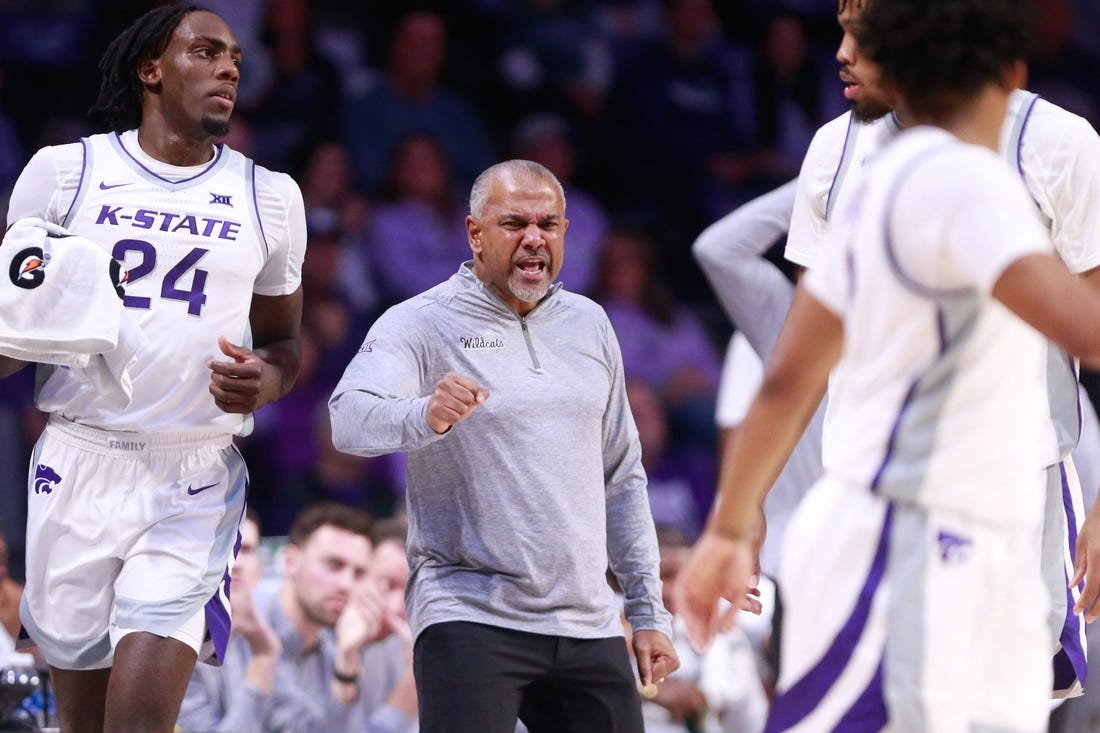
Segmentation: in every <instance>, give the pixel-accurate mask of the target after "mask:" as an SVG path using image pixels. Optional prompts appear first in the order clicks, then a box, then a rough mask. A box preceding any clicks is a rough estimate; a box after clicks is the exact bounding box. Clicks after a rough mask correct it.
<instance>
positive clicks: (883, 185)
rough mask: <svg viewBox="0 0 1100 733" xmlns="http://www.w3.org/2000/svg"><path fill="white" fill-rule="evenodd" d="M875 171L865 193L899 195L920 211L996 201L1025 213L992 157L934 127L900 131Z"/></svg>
mask: <svg viewBox="0 0 1100 733" xmlns="http://www.w3.org/2000/svg"><path fill="white" fill-rule="evenodd" d="M875 170H876V171H877V172H876V173H875V177H873V178H869V179H868V189H878V190H881V191H884V192H889V191H893V192H895V193H896V192H900V191H904V192H905V193H906V195H905V196H902V197H900V199H904V200H905V201H906V202H908V203H907V205H911V206H915V207H917V208H918V210H921V211H925V212H933V211H938V210H947V211H954V210H956V209H957V208H958V207H960V206H961V207H964V208H967V207H969V208H974V207H978V208H980V207H981V206H982V205H984V204H981V203H980V202H988V201H997V200H1002V201H1014V202H1016V203H1017V204H1018V205H1019V207H1020V208H1021V210H1024V211H1028V210H1029V208H1028V201H1027V198H1026V195H1025V194H1024V190H1023V187H1022V184H1021V183H1020V181H1019V179H1018V177H1017V176H1015V175H1013V174H1012V173H1011V171H1010V169H1009V168H1007V167H1006V166H1005V165H1004V162H1003V161H1002V160H1001V158H1000V156H998V155H997V153H995V152H994V151H992V150H990V149H989V148H987V147H984V146H982V145H975V144H971V143H966V142H963V141H962V140H959V139H958V138H957V137H955V136H954V135H951V134H949V133H947V132H945V131H944V130H941V129H939V128H934V127H917V128H912V129H910V130H906V131H905V132H903V133H902V134H901V135H899V136H898V139H897V140H896V142H895V143H894V144H893V145H890V146H889V147H887V148H885V149H884V150H883V152H882V155H881V156H879V160H878V161H876V169H875ZM886 195H887V196H890V193H886ZM1013 197H1016V198H1013ZM893 198H894V199H895V200H898V199H899V197H896V196H894V197H893Z"/></svg>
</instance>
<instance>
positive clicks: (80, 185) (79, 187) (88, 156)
mask: <svg viewBox="0 0 1100 733" xmlns="http://www.w3.org/2000/svg"><path fill="white" fill-rule="evenodd" d="M92 151H93V147H92V144H91V141H90V140H89V139H88V138H86V137H82V138H80V179H79V180H78V181H77V183H76V193H75V194H74V195H73V200H72V201H71V202H70V203H69V209H68V210H67V211H66V212H65V217H64V219H62V221H61V226H63V227H68V226H69V225H70V224H71V223H72V220H73V213H74V212H75V211H76V210H77V209H79V208H80V206H79V204H80V203H81V202H82V201H83V200H84V194H85V192H86V191H87V188H86V187H85V185H84V184H85V179H86V178H87V176H88V171H90V170H91V169H92V163H93V158H94V155H93V153H92Z"/></svg>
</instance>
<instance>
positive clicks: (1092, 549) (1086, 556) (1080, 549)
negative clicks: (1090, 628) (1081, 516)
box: [1069, 502, 1100, 623]
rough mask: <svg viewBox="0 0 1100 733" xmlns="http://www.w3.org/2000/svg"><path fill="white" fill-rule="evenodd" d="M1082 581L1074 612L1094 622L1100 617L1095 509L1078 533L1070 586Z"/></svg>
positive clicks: (1099, 532)
mask: <svg viewBox="0 0 1100 733" xmlns="http://www.w3.org/2000/svg"><path fill="white" fill-rule="evenodd" d="M1098 504H1100V502H1098ZM1095 508H1096V507H1094V509H1095ZM1081 581H1084V583H1085V585H1084V587H1083V588H1082V589H1081V597H1080V598H1079V599H1078V600H1077V603H1075V604H1074V605H1073V612H1074V613H1076V614H1084V616H1085V621H1087V622H1088V623H1092V622H1093V621H1095V620H1096V619H1097V617H1100V516H1098V515H1097V514H1096V512H1095V511H1089V513H1088V514H1086V515H1085V521H1084V523H1083V524H1082V525H1081V531H1080V532H1079V533H1078V534H1077V546H1076V557H1075V558H1074V561H1073V578H1071V579H1070V581H1069V587H1071V588H1072V587H1073V586H1075V585H1078V584H1079V583H1081Z"/></svg>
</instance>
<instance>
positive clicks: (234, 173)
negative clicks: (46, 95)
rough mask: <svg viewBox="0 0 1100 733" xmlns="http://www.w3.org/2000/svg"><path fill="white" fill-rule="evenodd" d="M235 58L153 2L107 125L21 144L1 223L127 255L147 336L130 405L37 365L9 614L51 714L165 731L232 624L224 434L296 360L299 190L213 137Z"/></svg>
mask: <svg viewBox="0 0 1100 733" xmlns="http://www.w3.org/2000/svg"><path fill="white" fill-rule="evenodd" d="M240 61H241V50H240V48H239V46H238V44H237V41H236V39H235V37H234V36H233V33H232V31H231V30H230V29H229V27H228V26H227V25H226V23H225V22H224V21H223V20H222V19H221V18H220V17H218V16H217V15H214V14H213V13H209V12H205V11H200V10H198V9H197V8H195V7H193V6H184V5H173V6H163V7H157V8H155V9H153V10H151V11H149V12H148V13H146V14H145V15H143V16H141V17H140V18H139V19H138V20H137V21H135V22H134V23H133V24H132V25H131V26H130V27H129V28H127V29H126V30H125V31H123V32H122V33H121V34H120V35H119V36H118V37H117V38H116V39H115V40H114V41H113V42H112V43H111V45H110V46H109V47H108V48H107V51H106V53H105V54H104V56H103V58H102V60H101V62H100V69H101V71H102V83H101V87H100V93H99V99H98V102H97V104H96V106H95V107H94V108H93V110H92V111H93V113H97V114H98V115H99V116H100V117H102V119H103V120H104V121H105V122H106V124H107V126H108V127H109V128H110V129H111V130H112V132H110V133H107V134H102V135H93V136H91V137H88V138H85V139H82V140H81V141H80V142H77V143H73V144H69V145H61V146H57V147H47V148H43V149H42V150H40V151H38V153H36V154H35V155H34V157H33V158H32V159H31V161H30V162H29V163H28V164H27V166H26V168H25V169H24V171H23V173H22V175H21V176H20V178H19V180H18V182H17V183H16V186H15V190H14V191H13V193H12V196H11V203H10V209H9V213H8V220H9V223H10V222H14V221H16V220H19V219H22V218H24V217H38V218H41V219H44V220H46V221H48V222H54V223H57V224H61V225H64V226H65V227H66V228H68V229H69V230H71V231H72V232H74V233H76V234H79V235H82V236H83V237H86V238H87V239H89V240H91V241H93V242H95V243H97V244H99V245H100V246H102V247H103V248H104V249H106V250H107V251H108V252H109V253H110V254H111V256H112V257H113V258H115V259H116V260H119V261H121V262H122V263H123V266H124V268H126V269H127V270H128V272H129V275H128V279H129V283H128V285H127V289H126V292H125V298H124V306H125V309H126V314H127V315H128V316H129V317H130V318H131V319H132V321H133V322H134V323H136V324H137V325H138V326H139V327H140V329H141V330H142V331H143V332H144V335H145V336H146V338H147V339H148V344H147V346H146V347H145V348H144V349H143V350H142V351H141V352H139V353H138V354H137V356H136V361H135V362H134V364H133V365H132V366H131V369H130V374H131V376H132V387H133V390H132V402H131V404H130V405H129V407H128V408H126V409H119V408H117V407H115V406H114V405H113V404H112V403H108V402H107V401H106V400H104V398H103V396H102V394H100V393H97V392H96V391H95V390H93V389H91V388H90V387H89V385H87V384H85V383H82V381H81V378H80V375H79V374H78V373H77V372H76V371H74V370H68V369H64V368H48V367H44V366H40V367H39V369H40V373H39V379H38V385H39V386H38V389H37V394H36V400H37V405H38V407H39V408H40V409H41V410H43V411H45V412H48V413H50V420H49V424H48V426H47V427H46V429H45V431H44V433H43V435H42V437H41V438H40V440H39V442H38V444H37V445H36V447H35V450H34V455H33V460H32V466H34V467H35V468H34V469H33V470H34V473H35V475H32V476H31V478H30V481H31V487H32V489H31V490H30V491H29V510H28V527H27V588H26V594H25V596H24V599H23V604H22V608H21V618H22V621H23V624H24V626H25V627H26V628H27V630H28V631H29V633H30V635H31V637H32V639H33V640H34V641H35V642H36V643H37V644H38V646H39V647H40V648H41V649H42V652H43V655H44V657H45V659H46V661H47V662H48V663H49V665H50V670H51V671H50V676H51V679H52V680H53V684H54V687H55V689H56V693H57V708H58V717H59V719H60V725H61V729H62V730H65V731H75V732H83V731H101V730H104V729H107V730H112V731H145V732H150V731H165V732H166V733H167V732H169V731H171V730H172V728H173V725H174V723H175V720H176V714H177V712H178V710H179V706H180V700H181V699H182V696H183V693H184V689H185V687H186V686H187V681H188V678H189V676H190V673H191V670H192V668H193V666H194V664H195V661H196V656H197V655H198V656H199V657H201V658H203V659H206V658H207V655H208V652H207V649H208V646H209V645H208V644H204V641H208V642H211V644H212V646H213V649H214V650H215V651H216V652H217V653H219V654H220V653H221V652H222V651H223V650H224V645H225V642H226V639H227V637H228V632H229V610H228V605H227V598H226V589H225V586H224V583H225V581H226V580H227V579H228V569H229V567H230V564H231V563H232V561H233V555H234V545H235V544H236V543H237V542H238V541H239V539H238V537H239V536H238V526H239V525H240V522H241V517H242V514H243V511H244V502H245V491H246V484H247V474H246V470H245V466H244V464H243V461H242V459H241V456H240V454H239V453H238V452H237V451H236V449H235V448H234V447H233V445H232V443H231V438H232V436H233V435H234V434H236V433H239V432H241V431H242V429H243V428H244V427H245V425H246V424H247V421H248V420H249V417H248V416H249V414H250V413H251V412H252V411H254V410H256V409H257V408H259V407H260V406H262V405H264V404H266V403H268V402H271V401H273V400H276V399H278V398H280V397H282V396H283V395H284V394H286V392H287V391H288V390H289V389H290V387H291V385H292V384H293V383H294V379H295V376H296V375H297V371H298V342H297V338H298V331H299V324H300V315H301V303H302V296H301V290H300V288H299V281H300V270H301V263H302V258H303V254H304V246H305V216H304V210H303V204H302V197H301V192H300V191H299V189H298V186H297V184H295V183H294V182H293V181H292V180H291V179H290V178H289V177H288V176H286V175H283V174H279V173H273V172H271V171H268V170H265V169H263V168H260V167H258V166H256V165H255V164H254V163H253V162H252V161H250V160H249V159H247V158H245V157H244V156H242V155H241V154H239V153H237V152H235V151H233V150H230V149H229V148H227V147H225V146H222V145H215V144H214V143H213V138H214V137H215V136H218V135H223V134H224V133H225V132H226V131H227V130H228V125H229V118H230V114H231V113H232V111H233V106H234V101H235V99H236V94H237V85H238V81H239V77H240V73H239V69H238V66H239V64H240ZM47 267H48V265H47ZM6 367H7V369H10V368H11V367H12V364H11V362H10V361H7V362H6ZM36 477H37V478H39V479H42V480H41V481H36V480H35V479H36Z"/></svg>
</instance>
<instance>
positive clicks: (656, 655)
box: [631, 629, 680, 686]
mask: <svg viewBox="0 0 1100 733" xmlns="http://www.w3.org/2000/svg"><path fill="white" fill-rule="evenodd" d="M631 644H632V645H633V647H634V659H635V661H636V662H637V663H638V679H640V680H641V681H642V685H643V686H645V685H649V684H653V683H658V684H659V683H660V682H663V681H664V679H665V677H667V676H668V675H670V674H672V673H673V672H675V671H676V670H677V669H679V668H680V657H679V656H677V654H676V649H675V647H673V646H672V640H671V639H669V638H668V637H667V636H665V635H664V634H662V633H661V632H660V631H655V630H654V629H642V630H640V631H635V632H634V635H633V638H632V639H631Z"/></svg>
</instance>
